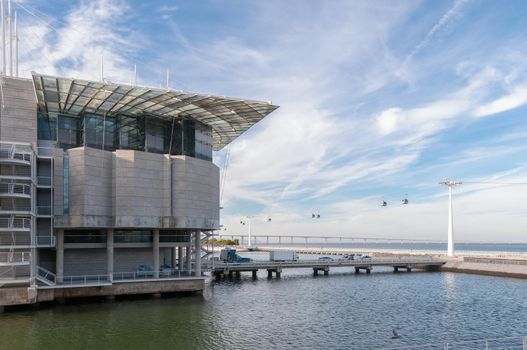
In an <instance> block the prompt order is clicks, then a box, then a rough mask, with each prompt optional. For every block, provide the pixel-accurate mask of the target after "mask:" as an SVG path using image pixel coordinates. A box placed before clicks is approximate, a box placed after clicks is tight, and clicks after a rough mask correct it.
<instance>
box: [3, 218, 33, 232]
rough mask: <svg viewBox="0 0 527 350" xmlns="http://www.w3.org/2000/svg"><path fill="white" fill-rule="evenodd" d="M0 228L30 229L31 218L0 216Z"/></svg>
mask: <svg viewBox="0 0 527 350" xmlns="http://www.w3.org/2000/svg"><path fill="white" fill-rule="evenodd" d="M0 228H8V229H27V230H30V229H31V219H30V218H20V217H14V216H10V217H1V218H0Z"/></svg>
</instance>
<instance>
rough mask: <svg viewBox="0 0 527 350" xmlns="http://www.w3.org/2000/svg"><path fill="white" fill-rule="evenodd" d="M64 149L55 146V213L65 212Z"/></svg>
mask: <svg viewBox="0 0 527 350" xmlns="http://www.w3.org/2000/svg"><path fill="white" fill-rule="evenodd" d="M63 205H64V151H63V150H62V149H61V148H55V151H54V154H53V213H54V214H55V215H62V213H63V212H64V207H63Z"/></svg>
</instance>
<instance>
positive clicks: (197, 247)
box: [194, 231, 201, 277]
mask: <svg viewBox="0 0 527 350" xmlns="http://www.w3.org/2000/svg"><path fill="white" fill-rule="evenodd" d="M194 260H195V261H196V263H195V264H194V274H195V276H196V277H200V276H201V232H200V231H196V232H194Z"/></svg>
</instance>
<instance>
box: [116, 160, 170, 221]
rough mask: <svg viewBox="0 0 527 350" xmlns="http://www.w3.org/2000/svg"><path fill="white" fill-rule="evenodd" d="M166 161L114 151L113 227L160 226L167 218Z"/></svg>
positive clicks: (167, 177)
mask: <svg viewBox="0 0 527 350" xmlns="http://www.w3.org/2000/svg"><path fill="white" fill-rule="evenodd" d="M168 162H169V160H168V158H167V157H166V156H164V155H160V154H155V153H146V152H137V151H129V150H117V151H116V152H115V179H114V181H115V226H116V227H162V218H163V217H164V216H167V215H170V214H169V213H170V202H169V200H168V198H169V194H170V192H169V191H167V188H169V187H168V186H167V185H169V177H170V174H169V171H168ZM167 192H168V193H167Z"/></svg>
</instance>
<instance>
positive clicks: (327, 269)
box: [324, 267, 329, 276]
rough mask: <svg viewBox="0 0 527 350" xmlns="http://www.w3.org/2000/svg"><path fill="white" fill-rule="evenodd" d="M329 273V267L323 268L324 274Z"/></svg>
mask: <svg viewBox="0 0 527 350" xmlns="http://www.w3.org/2000/svg"><path fill="white" fill-rule="evenodd" d="M327 275H329V267H325V268H324V276H327Z"/></svg>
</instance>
